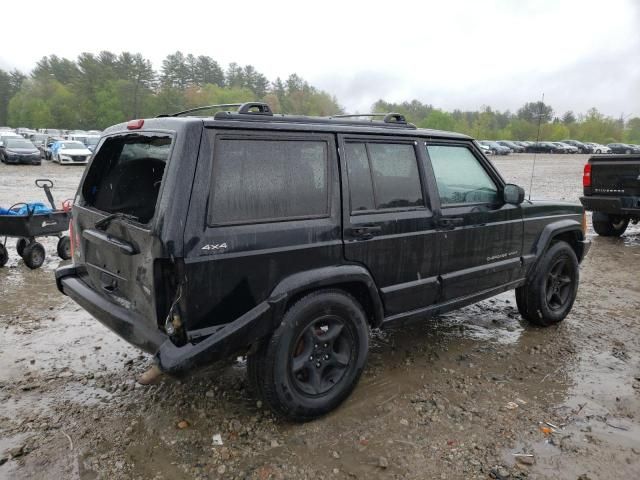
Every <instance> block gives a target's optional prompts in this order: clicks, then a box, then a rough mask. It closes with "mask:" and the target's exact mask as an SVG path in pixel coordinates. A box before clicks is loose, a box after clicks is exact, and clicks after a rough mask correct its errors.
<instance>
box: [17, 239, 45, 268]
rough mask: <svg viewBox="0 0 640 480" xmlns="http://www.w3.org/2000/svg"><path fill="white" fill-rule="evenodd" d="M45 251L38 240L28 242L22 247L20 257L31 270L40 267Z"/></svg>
mask: <svg viewBox="0 0 640 480" xmlns="http://www.w3.org/2000/svg"><path fill="white" fill-rule="evenodd" d="M44 257H45V251H44V247H43V246H42V244H40V243H38V242H34V243H30V244H29V245H27V246H26V247H25V249H24V252H23V255H22V259H23V260H24V263H25V265H26V266H27V267H29V268H30V269H32V270H35V269H36V268H40V267H41V266H42V264H43V263H44Z"/></svg>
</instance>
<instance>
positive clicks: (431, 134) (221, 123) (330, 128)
mask: <svg viewBox="0 0 640 480" xmlns="http://www.w3.org/2000/svg"><path fill="white" fill-rule="evenodd" d="M196 123H201V124H202V125H203V126H204V127H205V128H234V129H252V130H254V129H255V130H278V131H301V132H305V131H306V132H327V133H353V134H376V135H394V136H407V137H428V138H442V139H456V140H471V139H472V138H471V137H469V136H467V135H464V134H461V133H454V132H446V131H442V130H431V129H423V128H415V127H414V126H413V125H411V124H406V123H404V124H394V123H386V122H383V121H379V120H367V121H363V120H353V119H351V118H340V117H309V116H302V115H282V114H274V115H273V116H268V117H267V116H260V115H256V114H239V113H233V112H219V113H218V114H216V115H215V116H212V117H161V118H150V119H145V120H144V126H143V128H142V129H141V130H138V131H144V130H148V129H162V130H178V129H183V128H186V127H187V125H189V124H196ZM122 131H125V132H128V133H135V132H136V131H137V130H127V124H126V123H120V124H118V125H114V126H112V127H109V128H107V129H105V130H104V132H103V134H105V135H107V134H112V133H116V132H122Z"/></svg>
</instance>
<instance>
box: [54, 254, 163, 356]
mask: <svg viewBox="0 0 640 480" xmlns="http://www.w3.org/2000/svg"><path fill="white" fill-rule="evenodd" d="M56 285H57V286H58V290H60V291H61V292H62V293H63V294H65V295H67V296H69V297H71V298H72V299H73V300H74V301H75V302H76V303H77V304H78V305H80V306H81V307H82V308H84V309H85V310H86V311H87V312H89V313H90V314H91V315H92V316H93V317H95V318H96V319H97V320H98V321H99V322H100V323H102V324H103V325H104V326H106V327H107V328H109V329H110V330H113V331H114V332H115V333H117V334H118V335H119V336H120V337H122V338H123V339H125V340H126V341H127V342H129V343H131V344H133V345H135V346H136V347H138V348H140V349H142V350H144V351H145V352H147V353H155V352H157V351H158V348H160V345H162V344H163V343H164V342H165V341H166V340H167V338H168V337H167V335H165V334H164V333H162V332H161V331H160V330H158V329H157V328H153V327H152V326H150V325H149V323H148V322H147V321H146V320H145V319H144V318H143V317H142V316H141V315H138V314H136V313H135V312H132V311H131V310H129V309H126V308H124V307H122V306H121V305H118V304H117V303H114V302H112V301H111V300H109V299H108V298H106V297H105V296H103V295H101V294H100V293H98V292H96V291H95V290H94V289H93V288H91V287H90V286H89V285H88V284H87V283H86V282H85V281H84V280H83V279H82V276H81V274H80V272H79V269H78V268H77V267H75V266H73V265H72V266H68V267H62V268H59V269H57V270H56Z"/></svg>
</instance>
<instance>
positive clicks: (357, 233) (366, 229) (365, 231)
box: [351, 225, 382, 240]
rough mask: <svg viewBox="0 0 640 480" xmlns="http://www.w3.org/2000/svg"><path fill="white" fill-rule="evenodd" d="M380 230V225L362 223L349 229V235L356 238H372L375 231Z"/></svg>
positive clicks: (378, 231)
mask: <svg viewBox="0 0 640 480" xmlns="http://www.w3.org/2000/svg"><path fill="white" fill-rule="evenodd" d="M380 232H382V227H381V226H380V225H362V226H358V227H353V228H352V229H351V235H353V236H354V237H355V238H357V239H358V240H368V239H370V238H373V237H374V236H375V234H376V233H380Z"/></svg>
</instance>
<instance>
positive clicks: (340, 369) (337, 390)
mask: <svg viewBox="0 0 640 480" xmlns="http://www.w3.org/2000/svg"><path fill="white" fill-rule="evenodd" d="M368 350H369V327H368V324H367V318H366V315H365V313H364V311H363V309H362V307H361V306H360V304H359V303H358V302H357V301H356V300H355V299H354V298H353V297H351V296H350V295H348V294H347V293H345V292H342V291H339V290H321V291H317V292H314V293H311V294H309V295H307V296H306V297H303V298H302V299H301V300H299V301H298V302H296V303H295V304H294V305H293V306H292V307H290V308H289V310H287V312H286V314H285V315H284V318H283V319H282V323H281V324H280V326H279V327H278V328H277V329H276V331H275V332H274V333H273V335H272V336H271V338H269V339H267V340H265V341H263V342H262V343H261V344H260V346H259V348H258V350H257V351H256V352H255V353H252V354H250V355H248V358H247V373H248V376H249V383H250V384H251V385H252V386H253V387H254V388H255V389H256V390H257V392H258V393H259V395H260V396H261V397H262V398H263V400H264V402H265V404H266V405H268V406H269V407H271V409H272V410H274V411H275V412H276V413H278V414H279V415H281V416H283V417H286V418H289V419H291V420H294V421H307V420H312V419H314V418H317V417H319V416H321V415H324V414H326V413H328V412H330V411H331V410H333V409H334V408H336V407H337V406H338V405H340V403H342V402H343V401H344V400H345V399H346V398H347V397H348V396H349V394H350V393H351V391H352V390H353V389H354V387H355V386H356V384H357V383H358V380H359V379H360V376H361V374H362V371H363V370H364V366H365V363H366V360H367V354H368Z"/></svg>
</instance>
